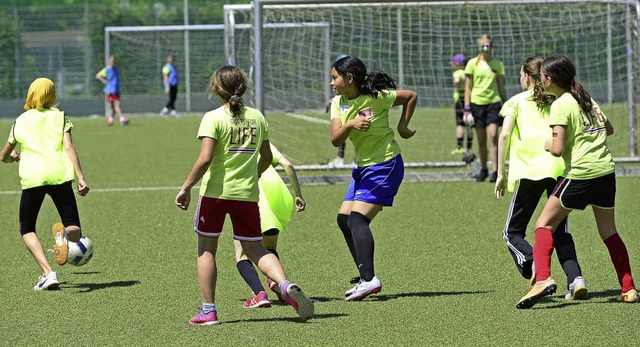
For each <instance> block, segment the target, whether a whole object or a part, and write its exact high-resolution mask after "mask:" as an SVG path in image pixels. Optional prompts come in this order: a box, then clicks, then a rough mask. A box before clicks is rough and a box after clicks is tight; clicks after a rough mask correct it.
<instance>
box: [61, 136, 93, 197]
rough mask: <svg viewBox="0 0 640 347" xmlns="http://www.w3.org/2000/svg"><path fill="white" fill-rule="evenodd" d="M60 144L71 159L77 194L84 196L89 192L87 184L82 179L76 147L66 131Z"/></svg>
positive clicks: (82, 174)
mask: <svg viewBox="0 0 640 347" xmlns="http://www.w3.org/2000/svg"><path fill="white" fill-rule="evenodd" d="M62 146H63V148H64V151H65V153H67V156H68V157H69V159H70V160H71V163H72V164H73V171H75V173H76V177H77V178H78V194H80V196H85V195H87V193H88V192H89V186H88V185H87V182H85V180H84V173H83V172H82V167H81V166H80V157H78V152H77V151H76V147H75V146H74V145H73V141H72V140H71V133H70V132H68V131H67V132H65V133H64V137H63V138H62Z"/></svg>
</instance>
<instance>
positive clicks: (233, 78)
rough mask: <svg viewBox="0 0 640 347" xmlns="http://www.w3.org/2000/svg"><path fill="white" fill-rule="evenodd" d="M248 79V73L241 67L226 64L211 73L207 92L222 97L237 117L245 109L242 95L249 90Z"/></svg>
mask: <svg viewBox="0 0 640 347" xmlns="http://www.w3.org/2000/svg"><path fill="white" fill-rule="evenodd" d="M248 81H249V79H248V78H247V75H246V73H245V72H244V71H243V70H242V69H241V68H239V67H235V66H231V65H229V66H225V67H222V68H220V69H219V70H218V71H216V72H214V73H213V75H211V79H209V85H208V86H207V92H208V93H209V97H211V96H213V95H214V94H215V95H217V96H219V97H220V98H222V99H223V100H224V101H225V102H226V103H227V104H228V105H229V110H230V111H231V113H232V114H233V116H234V117H237V116H239V115H241V114H242V111H243V109H244V99H242V95H244V92H245V91H246V90H247V86H248V84H249V82H248Z"/></svg>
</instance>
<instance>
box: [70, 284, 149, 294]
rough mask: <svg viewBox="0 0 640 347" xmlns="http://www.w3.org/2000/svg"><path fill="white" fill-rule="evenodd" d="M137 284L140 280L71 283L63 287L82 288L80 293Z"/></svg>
mask: <svg viewBox="0 0 640 347" xmlns="http://www.w3.org/2000/svg"><path fill="white" fill-rule="evenodd" d="M61 284H65V282H62V283H61ZM136 284H140V281H115V282H107V283H78V284H71V285H69V286H63V287H62V288H61V289H64V288H77V289H81V290H80V293H87V292H92V291H94V290H99V289H107V288H114V287H131V286H134V285H136Z"/></svg>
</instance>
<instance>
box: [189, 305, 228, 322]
mask: <svg viewBox="0 0 640 347" xmlns="http://www.w3.org/2000/svg"><path fill="white" fill-rule="evenodd" d="M218 323H220V322H218V313H217V312H216V311H211V312H209V313H207V314H204V313H203V312H202V307H199V308H198V314H197V315H195V316H193V317H192V318H191V319H189V324H195V325H211V324H218Z"/></svg>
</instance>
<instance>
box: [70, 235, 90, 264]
mask: <svg viewBox="0 0 640 347" xmlns="http://www.w3.org/2000/svg"><path fill="white" fill-rule="evenodd" d="M92 256H93V243H92V242H91V240H89V238H88V237H86V236H84V235H82V237H80V240H79V241H78V242H71V241H69V254H68V255H67V263H69V264H71V265H74V266H82V265H84V264H86V263H88V262H89V260H91V257H92Z"/></svg>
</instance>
